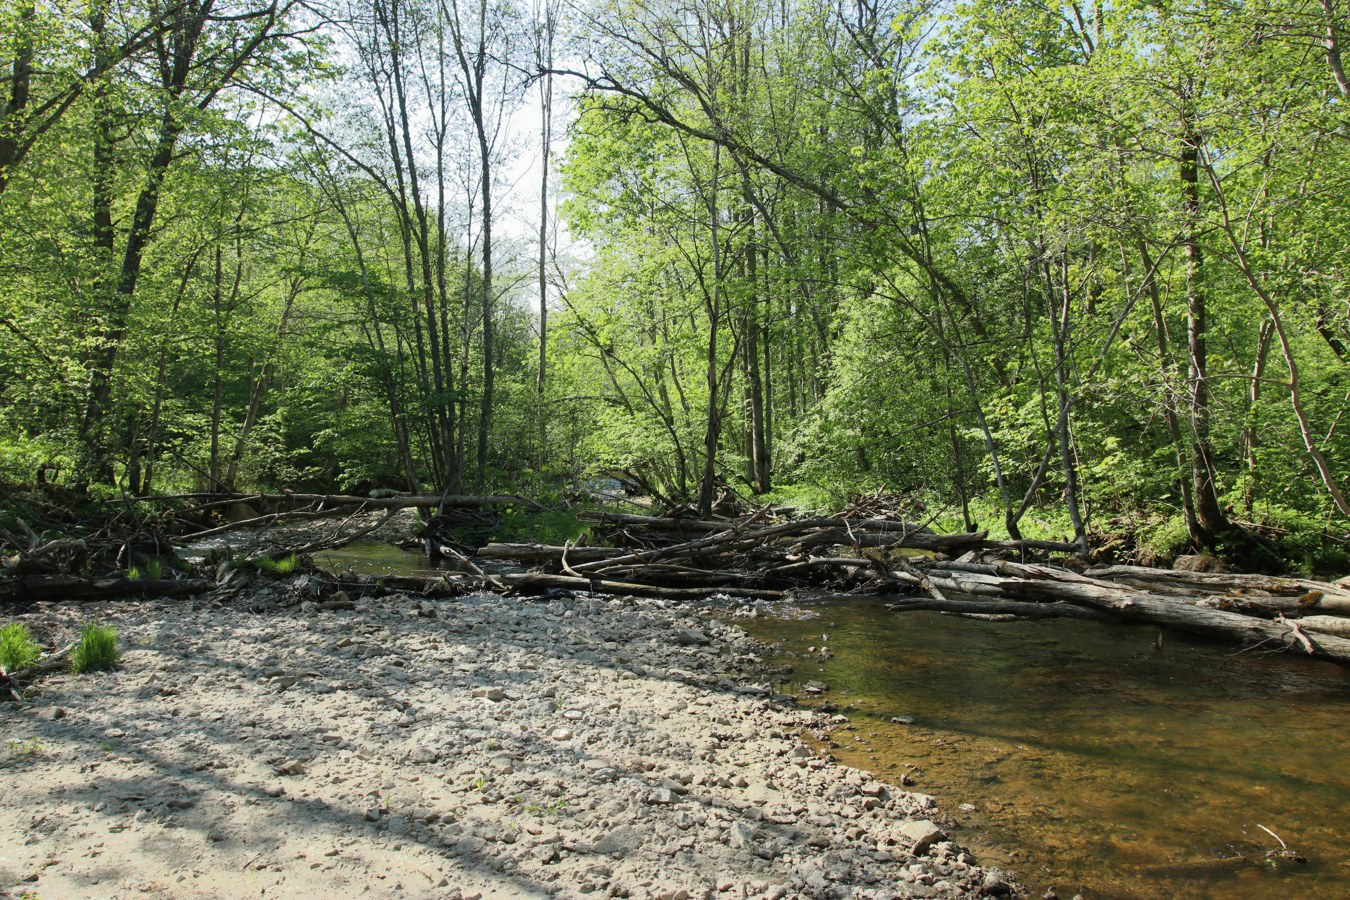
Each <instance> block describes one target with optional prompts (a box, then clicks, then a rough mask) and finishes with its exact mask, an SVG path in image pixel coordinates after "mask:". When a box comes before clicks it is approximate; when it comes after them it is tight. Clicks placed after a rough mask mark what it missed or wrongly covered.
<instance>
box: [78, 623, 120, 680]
mask: <svg viewBox="0 0 1350 900" xmlns="http://www.w3.org/2000/svg"><path fill="white" fill-rule="evenodd" d="M117 657H118V653H117V632H116V631H115V630H113V629H111V628H107V627H104V626H102V625H94V624H92V623H90V624H88V625H85V626H84V632H83V633H82V634H81V635H80V642H79V643H78V644H76V645H75V649H74V650H72V651H71V652H70V668H71V671H73V672H106V671H108V670H109V669H111V668H112V667H113V666H115V665H117Z"/></svg>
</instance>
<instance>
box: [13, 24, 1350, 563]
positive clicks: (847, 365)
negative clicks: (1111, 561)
mask: <svg viewBox="0 0 1350 900" xmlns="http://www.w3.org/2000/svg"><path fill="white" fill-rule="evenodd" d="M1347 28H1350V13H1347V11H1346V8H1345V5H1344V3H1343V2H1341V0H1260V2H1241V0H1175V2H1174V0H1120V2H1087V0H1082V2H1069V3H1047V2H1044V0H969V2H967V0H959V2H949V3H939V2H928V0H914V2H905V0H837V2H833V3H823V2H816V3H811V2H796V0H778V2H769V0H695V2H690V3H673V2H668V0H594V2H584V0H579V2H578V3H575V4H573V3H571V2H563V0H530V2H526V0H362V2H357V0H42V2H39V0H6V2H5V3H4V4H3V6H2V7H0V483H3V484H7V485H10V486H11V487H12V488H14V489H18V488H22V489H27V490H37V489H39V488H40V487H42V486H45V487H46V489H48V490H50V489H53V488H56V487H59V488H61V489H64V490H69V491H72V492H76V493H81V494H87V495H89V496H92V497H96V498H100V499H105V500H107V499H115V498H125V497H139V496H149V495H155V494H161V495H162V494H172V493H175V492H187V491H210V492H230V491H246V490H267V491H278V490H289V491H311V492H319V493H324V492H334V493H336V492H343V493H362V494H365V493H368V492H370V491H372V490H379V489H385V490H389V489H393V490H400V491H409V492H413V493H417V494H428V493H440V492H448V493H452V494H460V493H479V494H501V493H516V494H522V495H525V496H529V497H534V498H539V499H549V498H561V497H564V496H566V495H568V494H569V493H571V492H575V491H577V490H578V489H579V488H581V487H583V486H585V485H588V484H594V483H596V482H597V481H600V480H609V479H615V480H618V481H619V482H621V483H622V484H624V485H625V486H627V487H628V488H629V489H630V490H631V491H633V492H635V493H640V494H643V495H646V496H649V497H651V498H654V500H655V501H656V502H657V503H658V504H659V505H661V506H663V507H667V508H673V507H680V506H688V507H690V508H691V509H693V510H695V511H697V512H698V513H701V514H703V515H705V516H706V515H707V514H708V513H710V512H711V511H712V509H713V506H714V504H715V503H716V502H717V501H718V500H719V498H722V497H724V496H725V495H727V494H728V493H731V494H737V495H740V496H741V497H743V498H746V499H747V500H751V501H753V502H755V503H766V502H768V503H778V504H784V505H791V506H795V507H797V508H799V509H802V510H822V511H823V510H830V509H838V508H840V507H841V506H842V505H843V504H844V503H845V502H846V501H847V499H848V498H850V497H852V496H856V495H858V494H860V493H862V492H867V491H874V490H879V489H884V490H887V491H890V492H894V493H895V494H898V495H900V496H903V497H905V498H907V501H906V502H908V503H909V504H911V513H912V514H913V515H914V517H915V518H916V519H919V520H921V521H928V522H929V523H936V525H935V527H937V526H941V527H944V528H946V529H949V530H957V531H962V530H965V531H975V530H977V529H982V530H988V531H990V532H991V533H992V534H994V535H997V536H1000V537H1007V538H1009V539H1013V540H1019V539H1023V538H1025V539H1043V540H1057V541H1068V542H1071V543H1073V544H1076V545H1077V546H1078V547H1079V548H1080V549H1081V550H1083V551H1087V550H1088V549H1089V548H1091V549H1097V550H1100V549H1114V550H1117V551H1119V552H1120V553H1121V554H1122V556H1128V557H1130V558H1132V559H1135V560H1137V561H1142V562H1146V563H1147V562H1151V561H1154V560H1166V559H1169V558H1170V557H1171V556H1174V555H1176V554H1178V553H1182V552H1187V551H1191V550H1200V549H1207V550H1210V551H1214V552H1217V553H1219V554H1229V555H1237V556H1242V555H1244V554H1248V555H1250V554H1252V553H1267V552H1271V551H1272V548H1273V552H1274V553H1275V554H1276V555H1277V556H1278V557H1279V558H1280V559H1281V560H1282V562H1283V564H1284V565H1286V566H1289V567H1293V568H1299V569H1304V570H1311V569H1328V568H1336V567H1337V566H1338V565H1340V564H1341V563H1342V562H1343V561H1344V560H1345V559H1347V558H1348V557H1347V554H1346V552H1345V550H1346V542H1347V540H1348V539H1350V538H1348V535H1347V516H1350V501H1347V498H1346V495H1345V490H1346V485H1345V481H1346V478H1347V475H1348V474H1350V470H1348V469H1347V462H1348V461H1350V435H1347V433H1346V432H1347V428H1350V426H1347V428H1342V427H1340V426H1341V422H1342V418H1343V415H1344V413H1345V412H1346V410H1347V406H1350V371H1348V370H1347V359H1346V358H1347V354H1350V80H1348V79H1347V75H1346V72H1345V67H1344V64H1343V60H1342V54H1341V40H1342V36H1343V35H1344V34H1345V33H1346V31H1347Z"/></svg>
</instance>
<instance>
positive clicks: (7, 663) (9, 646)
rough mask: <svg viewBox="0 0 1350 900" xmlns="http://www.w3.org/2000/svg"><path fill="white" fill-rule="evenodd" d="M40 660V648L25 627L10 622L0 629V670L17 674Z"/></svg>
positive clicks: (21, 624)
mask: <svg viewBox="0 0 1350 900" xmlns="http://www.w3.org/2000/svg"><path fill="white" fill-rule="evenodd" d="M41 658H42V648H41V647H39V646H38V644H37V642H36V641H34V640H33V636H32V635H31V634H30V633H29V631H28V626H27V625H25V624H23V623H22V622H11V623H9V624H8V625H6V626H4V627H3V628H0V669H4V670H5V671H6V672H18V671H21V670H23V669H26V668H28V667H29V666H32V665H35V664H36V663H37V661H38V660H40V659H41Z"/></svg>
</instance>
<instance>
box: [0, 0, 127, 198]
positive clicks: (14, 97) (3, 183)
mask: <svg viewBox="0 0 1350 900" xmlns="http://www.w3.org/2000/svg"><path fill="white" fill-rule="evenodd" d="M95 15H96V16H100V17H101V15H100V14H99V13H97V12H96V13H95ZM17 19H18V28H17V33H16V34H15V35H14V46H13V53H14V55H13V57H12V59H11V62H10V65H9V67H8V68H9V99H8V101H7V102H6V103H5V107H4V114H3V117H0V195H3V194H4V192H5V188H6V187H8V186H9V176H10V172H11V171H12V170H13V168H14V165H15V164H16V163H17V162H18V159H19V141H20V140H21V137H22V134H23V126H24V116H25V114H26V113H27V111H28V100H29V97H30V96H31V95H32V82H33V35H32V25H33V22H34V19H35V9H34V3H33V2H32V0H29V2H26V3H23V4H22V5H20V6H19V7H18V16H17ZM99 30H100V31H101V30H102V29H101V26H100V29H99Z"/></svg>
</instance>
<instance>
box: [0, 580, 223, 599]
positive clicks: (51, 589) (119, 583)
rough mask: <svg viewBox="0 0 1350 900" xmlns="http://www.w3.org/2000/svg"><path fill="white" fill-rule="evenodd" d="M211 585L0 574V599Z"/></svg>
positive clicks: (197, 590) (171, 592)
mask: <svg viewBox="0 0 1350 900" xmlns="http://www.w3.org/2000/svg"><path fill="white" fill-rule="evenodd" d="M215 586H216V585H215V582H213V581H206V580H204V579H173V578H122V577H120V576H119V577H113V578H82V577H80V576H78V575H20V576H17V577H13V578H0V601H25V600H102V599H113V598H117V597H147V596H148V597H188V596H194V595H196V594H204V593H206V592H207V591H210V590H212V589H214V588H215Z"/></svg>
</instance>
